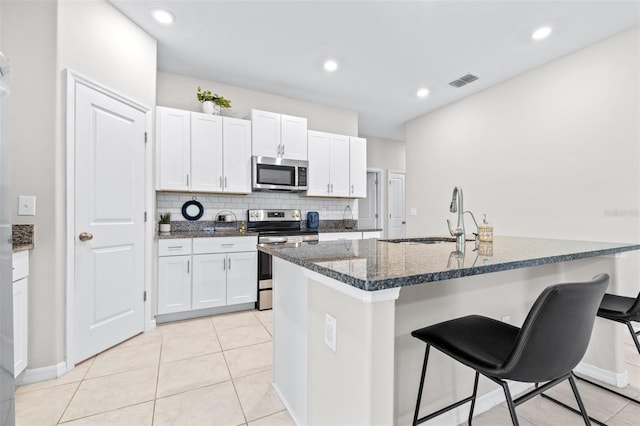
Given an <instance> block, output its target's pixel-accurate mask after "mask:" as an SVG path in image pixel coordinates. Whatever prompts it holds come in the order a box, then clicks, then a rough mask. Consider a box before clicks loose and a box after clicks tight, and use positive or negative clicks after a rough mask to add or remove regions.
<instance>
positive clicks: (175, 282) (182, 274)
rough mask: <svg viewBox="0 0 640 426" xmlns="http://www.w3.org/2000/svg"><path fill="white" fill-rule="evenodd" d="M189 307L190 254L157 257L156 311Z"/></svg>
mask: <svg viewBox="0 0 640 426" xmlns="http://www.w3.org/2000/svg"><path fill="white" fill-rule="evenodd" d="M190 309H191V256H168V257H160V258H158V313H159V314H169V313H172V312H182V311H188V310H190Z"/></svg>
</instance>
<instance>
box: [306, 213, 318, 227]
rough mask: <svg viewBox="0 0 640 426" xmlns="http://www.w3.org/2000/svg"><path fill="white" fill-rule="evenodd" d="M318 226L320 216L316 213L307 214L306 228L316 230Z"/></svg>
mask: <svg viewBox="0 0 640 426" xmlns="http://www.w3.org/2000/svg"><path fill="white" fill-rule="evenodd" d="M319 225H320V215H319V214H318V212H307V228H308V229H318V226H319Z"/></svg>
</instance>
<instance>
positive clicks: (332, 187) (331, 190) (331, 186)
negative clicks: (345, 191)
mask: <svg viewBox="0 0 640 426" xmlns="http://www.w3.org/2000/svg"><path fill="white" fill-rule="evenodd" d="M331 193H332V194H333V184H331Z"/></svg>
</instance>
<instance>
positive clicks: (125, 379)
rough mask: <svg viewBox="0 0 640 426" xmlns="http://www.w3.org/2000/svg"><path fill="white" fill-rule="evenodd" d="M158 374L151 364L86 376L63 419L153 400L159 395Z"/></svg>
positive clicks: (73, 418)
mask: <svg viewBox="0 0 640 426" xmlns="http://www.w3.org/2000/svg"><path fill="white" fill-rule="evenodd" d="M157 373H158V368H157V367H149V368H144V369H140V370H133V371H127V372H125V373H117V374H111V375H109V376H103V377H97V378H95V379H85V380H84V381H82V383H81V384H80V387H79V388H78V391H77V392H76V395H75V396H74V397H73V400H72V401H71V403H70V404H69V407H68V408H67V410H66V411H65V413H64V416H63V417H62V419H63V421H69V420H75V419H78V418H81V417H87V416H91V415H94V414H99V413H104V412H107V411H111V410H115V409H117V408H122V407H127V406H129V405H134V404H139V403H142V402H147V401H152V400H153V399H154V397H155V390H156V379H157Z"/></svg>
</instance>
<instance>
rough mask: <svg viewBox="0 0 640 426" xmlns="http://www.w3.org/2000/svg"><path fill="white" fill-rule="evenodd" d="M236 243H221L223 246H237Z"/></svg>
mask: <svg viewBox="0 0 640 426" xmlns="http://www.w3.org/2000/svg"><path fill="white" fill-rule="evenodd" d="M235 245H236V244H235V243H226V244H221V246H222V247H233V246H235Z"/></svg>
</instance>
